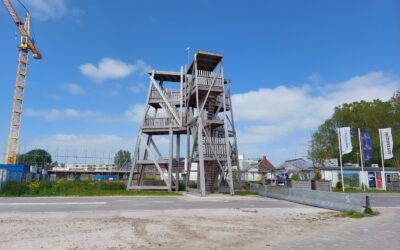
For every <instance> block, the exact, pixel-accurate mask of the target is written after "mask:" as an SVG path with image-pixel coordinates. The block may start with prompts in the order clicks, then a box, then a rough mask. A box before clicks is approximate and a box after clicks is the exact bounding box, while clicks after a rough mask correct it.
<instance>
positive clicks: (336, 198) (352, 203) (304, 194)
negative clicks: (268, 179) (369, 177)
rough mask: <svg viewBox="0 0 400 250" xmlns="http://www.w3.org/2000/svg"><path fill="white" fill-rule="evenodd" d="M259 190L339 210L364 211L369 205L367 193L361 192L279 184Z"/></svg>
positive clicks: (274, 196)
mask: <svg viewBox="0 0 400 250" xmlns="http://www.w3.org/2000/svg"><path fill="white" fill-rule="evenodd" d="M258 190H259V192H258V193H259V195H262V196H266V197H270V198H275V199H281V200H287V201H291V202H296V203H300V204H305V205H310V206H315V207H321V208H327V209H332V210H337V211H343V210H355V211H357V212H363V211H364V209H365V207H366V206H367V205H366V204H367V199H368V198H367V196H366V195H361V194H343V193H334V192H324V191H317V190H304V189H294V188H285V187H277V186H262V185H260V187H259V189H258Z"/></svg>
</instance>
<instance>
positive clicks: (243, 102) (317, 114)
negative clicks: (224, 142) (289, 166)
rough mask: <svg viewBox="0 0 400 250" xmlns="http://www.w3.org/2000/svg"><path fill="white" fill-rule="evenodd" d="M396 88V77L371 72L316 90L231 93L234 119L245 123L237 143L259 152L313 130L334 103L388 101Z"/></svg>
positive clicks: (329, 111) (300, 88)
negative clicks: (273, 144)
mask: <svg viewBox="0 0 400 250" xmlns="http://www.w3.org/2000/svg"><path fill="white" fill-rule="evenodd" d="M399 88H400V79H399V78H397V77H396V76H391V75H388V74H385V73H383V72H371V73H368V74H366V75H362V76H355V77H353V78H351V79H349V80H346V81H343V82H339V83H335V84H327V85H324V86H321V87H319V88H318V89H313V88H311V87H310V86H308V85H304V86H301V87H286V86H278V87H275V88H262V89H258V90H256V91H249V92H246V93H242V94H235V95H233V96H232V102H233V109H234V112H235V118H236V121H237V122H239V124H241V125H245V126H239V131H238V134H239V135H238V138H239V139H238V140H239V146H241V147H242V148H241V150H245V151H247V150H248V151H254V150H255V151H257V152H256V154H261V153H262V152H260V151H261V150H264V149H265V146H266V145H267V144H271V143H277V142H279V143H282V142H284V141H285V140H288V139H287V138H288V136H289V135H292V134H296V135H298V134H301V133H303V134H304V132H307V131H308V132H310V131H311V130H315V129H316V128H317V127H318V126H319V125H320V124H321V123H322V122H323V121H324V120H325V119H327V118H329V117H330V116H331V115H332V113H333V111H334V107H335V106H337V105H340V104H343V103H346V102H347V103H348V102H354V101H360V100H366V101H372V100H374V99H381V100H388V99H389V98H390V97H391V96H392V95H393V93H394V92H395V91H396V90H398V89H399ZM302 143H303V144H304V141H303V142H302ZM245 153H246V152H245Z"/></svg>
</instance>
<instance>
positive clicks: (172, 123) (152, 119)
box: [143, 112, 186, 128]
mask: <svg viewBox="0 0 400 250" xmlns="http://www.w3.org/2000/svg"><path fill="white" fill-rule="evenodd" d="M178 115H179V113H178ZM182 116H183V117H182V120H183V123H185V122H186V114H185V112H184V113H183V114H182ZM169 127H179V123H178V122H177V121H176V120H175V118H174V117H168V116H151V115H147V116H146V118H145V120H144V124H143V128H169Z"/></svg>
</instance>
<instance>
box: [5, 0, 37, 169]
mask: <svg viewBox="0 0 400 250" xmlns="http://www.w3.org/2000/svg"><path fill="white" fill-rule="evenodd" d="M2 2H3V4H4V6H5V7H6V9H7V11H8V13H9V14H10V16H11V18H12V19H13V21H14V23H15V25H17V28H18V30H19V32H20V33H21V43H20V45H19V47H18V49H19V56H18V69H17V76H16V80H15V89H14V103H13V106H12V114H11V122H10V133H9V136H8V144H7V153H6V164H15V163H16V162H17V153H18V140H19V130H20V126H21V118H22V104H23V101H24V89H25V80H26V73H27V69H28V53H29V51H32V54H33V58H34V59H42V54H41V53H40V51H39V50H38V48H37V47H36V45H35V43H34V40H33V39H32V38H31V35H30V13H29V11H28V10H27V9H26V8H25V6H24V5H23V4H22V3H21V2H20V1H19V0H18V2H19V3H20V4H21V6H22V7H23V8H24V9H25V10H26V16H25V20H24V22H22V21H21V19H20V18H19V16H18V14H17V12H16V11H15V8H14V6H13V5H12V4H11V1H10V0H2Z"/></svg>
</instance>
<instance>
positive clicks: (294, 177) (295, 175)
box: [290, 174, 300, 181]
mask: <svg viewBox="0 0 400 250" xmlns="http://www.w3.org/2000/svg"><path fill="white" fill-rule="evenodd" d="M290 179H291V180H292V181H299V180H300V176H299V175H298V174H293V175H292V177H290Z"/></svg>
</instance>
